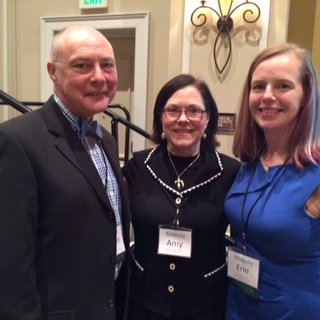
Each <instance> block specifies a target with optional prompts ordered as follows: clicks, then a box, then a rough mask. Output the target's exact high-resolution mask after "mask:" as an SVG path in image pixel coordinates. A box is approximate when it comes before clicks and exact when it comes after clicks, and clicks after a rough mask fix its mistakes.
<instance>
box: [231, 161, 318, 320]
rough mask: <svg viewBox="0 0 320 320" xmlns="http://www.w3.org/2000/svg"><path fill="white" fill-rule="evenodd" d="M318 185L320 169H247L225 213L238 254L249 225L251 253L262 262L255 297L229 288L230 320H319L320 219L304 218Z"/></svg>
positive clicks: (248, 238) (280, 167) (241, 175)
mask: <svg viewBox="0 0 320 320" xmlns="http://www.w3.org/2000/svg"><path fill="white" fill-rule="evenodd" d="M248 185H249V186H248ZM319 185H320V168H319V167H317V166H313V165H310V166H308V167H307V168H306V169H305V170H304V171H301V172H300V171H298V170H296V169H295V168H294V167H293V165H291V164H286V165H284V166H277V167H272V168H270V169H269V172H266V171H265V170H264V168H263V167H262V164H261V163H260V162H258V163H257V166H256V168H253V169H249V168H248V166H247V165H246V164H243V165H242V167H241V169H240V171H239V174H238V176H237V178H236V180H235V182H234V184H233V186H232V187H231V189H230V191H229V193H228V195H227V198H226V203H225V209H226V213H227V216H228V219H229V222H230V225H231V230H232V236H233V238H234V239H235V240H236V247H238V248H240V247H241V239H242V238H241V234H242V232H243V231H244V225H245V222H246V221H248V224H247V229H246V230H247V232H246V234H247V253H248V255H250V256H252V257H255V258H257V259H259V260H260V275H259V284H258V293H257V295H256V296H249V295H247V294H245V293H244V292H243V291H242V290H241V289H239V288H238V287H237V286H235V285H234V284H233V282H232V281H230V282H229V293H228V303H227V319H228V320H231V319H236V320H241V319H243V320H263V319H266V320H275V319H277V320H280V319H290V320H294V319H296V320H304V319H306V320H319V319H320V219H316V218H312V217H310V216H308V215H307V213H306V212H305V205H306V202H307V201H308V199H309V198H310V196H311V195H312V193H313V192H314V191H315V190H316V189H317V188H318V187H319ZM247 188H248V189H247ZM263 190H264V191H263ZM245 194H247V195H246V200H245V201H244V199H245ZM258 198H259V199H258ZM257 199H258V200H257ZM255 202H256V203H255ZM254 203H255V204H254ZM242 206H243V209H242ZM248 214H249V217H248Z"/></svg>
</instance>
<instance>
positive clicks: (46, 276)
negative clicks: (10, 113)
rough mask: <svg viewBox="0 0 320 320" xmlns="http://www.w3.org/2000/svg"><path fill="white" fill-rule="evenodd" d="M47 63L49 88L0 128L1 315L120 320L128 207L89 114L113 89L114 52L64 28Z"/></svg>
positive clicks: (13, 319)
mask: <svg viewBox="0 0 320 320" xmlns="http://www.w3.org/2000/svg"><path fill="white" fill-rule="evenodd" d="M47 69H48V72H49V75H50V77H51V79H52V81H53V84H54V95H53V96H52V97H50V99H49V100H48V101H47V102H46V103H45V105H44V106H43V108H41V109H39V110H37V111H34V112H30V113H28V114H25V115H23V116H20V117H17V118H15V119H12V120H9V121H7V122H5V123H2V124H1V125H0V181H1V183H0V319H1V320H9V319H10V320H40V319H43V320H44V319H46V320H68V319H70V320H71V319H73V320H113V319H124V318H125V309H126V299H127V298H126V297H127V287H126V286H127V280H128V278H127V276H128V272H127V261H126V256H127V252H128V247H129V209H128V204H127V200H126V199H127V197H126V191H125V188H124V185H123V181H122V176H121V171H120V167H119V162H118V154H117V150H116V144H115V142H114V139H113V138H112V136H111V135H110V134H109V133H108V132H107V131H106V130H104V129H103V128H101V127H99V126H97V125H96V123H94V122H93V120H92V118H93V116H94V115H95V114H97V113H99V112H102V111H103V110H104V109H105V108H106V107H107V106H108V104H109V103H110V102H111V101H112V99H113V98H114V96H115V93H116V88H117V83H118V78H117V69H116V63H115V58H114V53H113V49H112V46H111V44H110V43H109V42H108V40H107V39H106V38H105V37H104V36H103V35H102V34H101V33H100V32H98V31H97V30H95V29H92V28H90V27H86V26H73V27H68V28H66V29H64V30H62V31H60V32H59V33H58V34H57V35H56V36H55V38H54V41H53V45H52V52H51V59H50V61H49V62H48V64H47ZM92 124H94V125H93V128H92V126H90V125H92Z"/></svg>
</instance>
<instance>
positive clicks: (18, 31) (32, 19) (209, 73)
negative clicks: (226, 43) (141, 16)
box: [0, 0, 320, 154]
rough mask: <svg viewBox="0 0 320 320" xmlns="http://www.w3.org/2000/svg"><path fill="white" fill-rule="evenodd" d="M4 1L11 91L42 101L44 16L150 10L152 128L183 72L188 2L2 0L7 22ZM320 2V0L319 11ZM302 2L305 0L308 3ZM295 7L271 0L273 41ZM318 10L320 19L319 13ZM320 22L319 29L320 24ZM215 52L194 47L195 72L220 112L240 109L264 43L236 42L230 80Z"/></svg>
mask: <svg viewBox="0 0 320 320" xmlns="http://www.w3.org/2000/svg"><path fill="white" fill-rule="evenodd" d="M3 1H6V3H7V6H8V37H9V39H10V41H9V44H8V45H9V48H8V77H7V83H8V93H9V94H11V95H13V96H14V97H16V98H17V99H19V100H22V101H39V99H40V19H41V17H44V16H46V17H53V16H72V15H81V14H85V15H88V14H91V13H92V14H96V13H101V14H105V13H133V12H150V33H149V41H150V43H149V66H148V97H147V101H148V108H147V130H148V131H151V128H152V108H153V104H154V100H155V98H156V95H157V93H158V91H159V89H160V88H161V86H162V85H163V84H164V83H165V82H166V81H167V80H168V79H169V78H171V77H172V76H174V75H176V74H178V73H180V72H181V70H182V59H183V58H182V56H183V39H184V35H185V34H184V33H185V30H184V27H183V25H184V0H161V1H159V0H134V1H133V0H109V1H108V3H109V8H108V10H107V11H106V10H103V11H97V10H93V11H91V12H90V11H89V12H81V10H80V9H79V1H78V0H54V1H52V0H33V1H25V0H0V6H1V7H0V8H1V9H0V23H1V24H2V21H3V13H1V12H2V4H3ZM298 1H299V0H298ZM319 1H320V0H317V8H318V9H319ZM199 2H200V1H199ZM301 2H303V3H305V1H301ZM194 3H195V6H196V5H198V1H194ZM289 8H290V1H289V0H271V12H270V21H269V35H268V43H275V42H283V41H285V40H286V37H287V22H288V13H289ZM318 11H319V10H317V12H318ZM317 14H318V20H320V18H319V12H318V13H317ZM302 25H303V24H302ZM317 25H318V30H319V22H318V24H317ZM1 30H2V28H0V49H1V53H0V58H1V60H0V72H1V74H0V85H1V86H2V83H3V71H2V70H3V65H1V64H3V59H2V39H3V35H2V33H1ZM314 39H316V38H314ZM317 39H319V37H318V38H317ZM314 42H316V41H314ZM317 46H318V47H317V52H319V41H318V43H317ZM210 50H211V47H210V45H209V44H208V45H207V46H197V45H194V44H193V45H192V46H191V51H190V71H191V72H193V73H195V74H196V75H198V76H200V77H202V78H203V79H204V80H206V81H207V82H208V84H209V86H210V88H211V90H212V93H213V94H214V96H215V99H216V101H217V103H218V107H219V111H220V112H232V113H234V112H236V111H237V105H238V102H239V97H240V94H241V89H242V86H243V81H244V77H245V74H246V72H247V69H248V66H249V63H250V61H251V59H252V58H253V56H255V54H256V53H257V51H258V46H256V45H255V46H252V45H251V46H250V45H242V44H241V45H237V44H235V47H234V50H233V54H232V61H231V63H232V68H231V70H230V72H229V73H228V75H227V76H226V77H225V78H224V79H219V78H218V77H217V76H216V74H215V71H214V68H213V66H212V61H211V60H210ZM313 50H316V46H314V47H313ZM318 56H319V54H318ZM0 114H1V112H0ZM12 114H14V111H12V110H10V116H11V115H12ZM0 121H1V118H0ZM232 138H233V137H232V134H231V135H230V134H229V135H228V134H223V135H219V140H220V141H221V143H222V147H221V149H220V151H222V152H225V153H228V154H231V145H232Z"/></svg>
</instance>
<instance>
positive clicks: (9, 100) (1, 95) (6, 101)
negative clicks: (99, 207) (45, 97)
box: [0, 90, 150, 163]
mask: <svg viewBox="0 0 320 320" xmlns="http://www.w3.org/2000/svg"><path fill="white" fill-rule="evenodd" d="M0 100H2V101H3V102H1V101H0V105H10V106H12V107H13V108H15V109H16V110H18V111H20V112H21V113H27V112H30V111H33V110H32V109H31V108H29V107H28V106H42V105H43V104H44V103H43V102H31V101H26V102H20V101H19V100H17V99H15V98H13V97H12V96H10V95H9V94H7V93H5V92H4V91H2V90H0ZM115 108H117V109H121V110H122V111H123V112H124V114H125V116H126V119H125V118H123V117H121V116H119V115H118V114H116V113H115V112H113V111H111V110H110V109H115ZM103 113H105V114H106V115H108V116H109V117H111V119H112V120H111V133H112V135H113V136H114V138H115V140H116V142H117V144H118V147H119V139H118V123H119V122H120V123H121V124H123V125H124V126H125V127H126V129H125V147H124V148H125V151H124V163H126V162H127V161H128V160H129V143H130V129H131V130H133V131H135V132H137V133H139V134H140V135H142V136H143V137H145V138H147V139H150V134H149V133H148V132H147V131H145V130H143V129H141V128H140V127H138V126H137V125H135V124H133V123H131V121H130V113H129V111H128V109H127V108H126V107H125V106H123V105H121V104H110V105H109V106H108V108H107V109H106V110H105V111H104V112H103Z"/></svg>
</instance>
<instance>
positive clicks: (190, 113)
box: [163, 107, 206, 121]
mask: <svg viewBox="0 0 320 320" xmlns="http://www.w3.org/2000/svg"><path fill="white" fill-rule="evenodd" d="M205 112H206V110H201V109H199V108H196V107H189V108H186V109H185V110H184V111H182V110H181V109H180V108H177V107H168V108H165V109H163V113H164V114H165V116H166V117H167V118H168V119H170V120H176V119H179V118H180V116H181V114H182V113H184V114H185V115H186V117H187V118H188V119H189V120H191V121H192V120H193V121H195V120H200V119H201V118H202V115H203V114H204V113H205Z"/></svg>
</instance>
